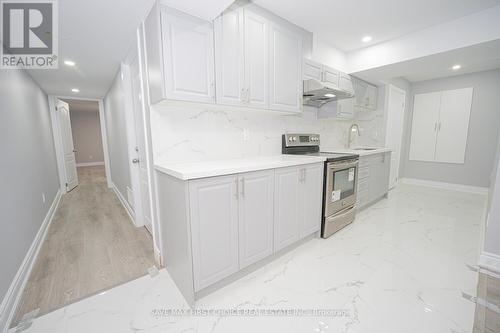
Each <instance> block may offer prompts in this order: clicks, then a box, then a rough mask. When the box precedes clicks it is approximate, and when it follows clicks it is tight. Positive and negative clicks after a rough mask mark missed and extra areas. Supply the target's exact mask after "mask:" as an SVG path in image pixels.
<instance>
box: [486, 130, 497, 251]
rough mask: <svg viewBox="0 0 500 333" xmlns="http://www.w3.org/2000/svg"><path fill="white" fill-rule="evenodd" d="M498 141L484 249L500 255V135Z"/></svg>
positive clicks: (492, 174)
mask: <svg viewBox="0 0 500 333" xmlns="http://www.w3.org/2000/svg"><path fill="white" fill-rule="evenodd" d="M497 143H498V145H497V153H496V154H495V163H494V164H495V166H494V168H493V172H492V173H491V188H490V193H489V195H490V196H489V205H488V209H489V216H488V225H487V227H486V231H485V237H484V251H486V252H489V253H492V254H495V255H497V256H500V168H499V165H500V137H499V140H498V141H497Z"/></svg>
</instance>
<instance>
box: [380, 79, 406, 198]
mask: <svg viewBox="0 0 500 333" xmlns="http://www.w3.org/2000/svg"><path fill="white" fill-rule="evenodd" d="M388 90H389V91H388V93H389V96H388V102H387V129H386V137H385V145H386V147H388V148H390V149H391V150H392V154H391V169H390V170H391V171H390V176H389V188H393V187H394V186H396V184H397V182H398V178H399V161H400V159H401V141H402V138H403V124H404V111H405V97H406V94H405V92H404V90H401V89H399V88H396V87H394V86H393V85H389V86H388Z"/></svg>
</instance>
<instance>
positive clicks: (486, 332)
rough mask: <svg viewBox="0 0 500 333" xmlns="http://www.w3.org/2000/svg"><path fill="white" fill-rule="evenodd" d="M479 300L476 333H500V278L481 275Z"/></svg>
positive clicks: (478, 291) (475, 321) (475, 323)
mask: <svg viewBox="0 0 500 333" xmlns="http://www.w3.org/2000/svg"><path fill="white" fill-rule="evenodd" d="M477 298H478V300H481V301H478V302H477V303H476V313H475V317H474V333H499V332H500V278H498V277H494V276H489V275H486V274H484V273H479V283H478V289H477ZM486 305H487V306H486Z"/></svg>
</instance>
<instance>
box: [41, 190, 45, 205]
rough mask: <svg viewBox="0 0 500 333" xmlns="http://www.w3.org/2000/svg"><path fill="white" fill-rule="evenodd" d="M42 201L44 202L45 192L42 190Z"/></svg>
mask: <svg viewBox="0 0 500 333" xmlns="http://www.w3.org/2000/svg"><path fill="white" fill-rule="evenodd" d="M42 202H43V203H45V193H43V192H42Z"/></svg>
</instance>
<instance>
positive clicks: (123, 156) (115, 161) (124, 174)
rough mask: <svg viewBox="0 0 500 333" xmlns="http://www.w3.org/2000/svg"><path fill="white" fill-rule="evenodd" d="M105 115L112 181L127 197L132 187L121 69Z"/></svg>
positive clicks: (107, 103)
mask: <svg viewBox="0 0 500 333" xmlns="http://www.w3.org/2000/svg"><path fill="white" fill-rule="evenodd" d="M104 116H105V122H106V133H107V141H108V153H109V168H110V173H111V181H112V182H113V184H115V186H116V188H117V189H118V191H119V192H120V193H121V195H122V197H123V198H125V199H126V198H127V187H128V188H131V180H130V167H129V156H128V145H127V126H126V121H125V93H124V89H123V80H122V76H121V71H119V72H118V74H117V75H116V77H115V80H114V81H113V85H112V86H111V88H110V89H109V91H108V93H107V94H106V97H105V98H104Z"/></svg>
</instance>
